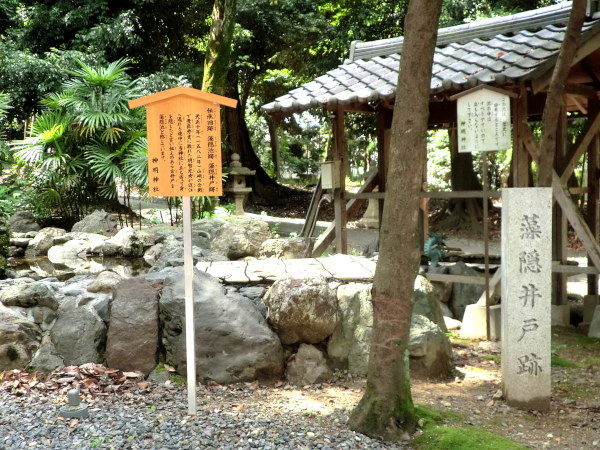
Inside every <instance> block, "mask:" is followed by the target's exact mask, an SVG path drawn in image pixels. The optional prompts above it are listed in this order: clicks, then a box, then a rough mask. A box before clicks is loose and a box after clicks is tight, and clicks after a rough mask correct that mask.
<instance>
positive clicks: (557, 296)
mask: <svg viewBox="0 0 600 450" xmlns="http://www.w3.org/2000/svg"><path fill="white" fill-rule="evenodd" d="M559 120H560V123H559V125H558V129H557V132H556V154H555V158H554V167H555V169H557V172H558V173H561V172H562V168H563V167H564V165H565V160H566V158H567V115H566V111H565V110H564V108H563V111H562V114H561V115H560V119H559ZM552 220H553V223H552V229H553V237H552V260H553V261H559V263H560V264H567V242H568V241H567V217H566V216H565V215H564V214H563V211H562V209H561V207H560V206H559V205H558V203H554V206H553V219H552ZM567 278H568V277H567V275H566V274H563V273H553V274H552V304H554V305H566V304H567V302H568V300H567Z"/></svg>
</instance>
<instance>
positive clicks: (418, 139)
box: [349, 0, 442, 441]
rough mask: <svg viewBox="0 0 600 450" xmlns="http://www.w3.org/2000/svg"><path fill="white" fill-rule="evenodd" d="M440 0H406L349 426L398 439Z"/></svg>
mask: <svg viewBox="0 0 600 450" xmlns="http://www.w3.org/2000/svg"><path fill="white" fill-rule="evenodd" d="M441 3H442V2H441V0H434V1H431V2H423V1H420V0H411V2H410V4H409V6H408V14H407V16H406V20H405V37H404V45H403V49H402V57H401V59H400V74H399V76H398V87H397V91H396V103H395V106H394V117H393V120H392V136H391V152H390V164H389V169H388V176H387V180H388V183H387V198H388V201H386V202H385V206H384V210H383V218H382V225H381V230H380V253H379V260H378V262H377V270H376V272H375V277H374V280H373V291H372V297H373V300H372V302H373V338H372V342H371V353H370V357H369V368H368V375H367V387H366V391H365V393H364V395H363V397H362V399H361V401H360V403H359V404H358V406H357V407H356V408H355V409H354V411H353V412H352V415H351V417H350V421H349V426H350V428H352V429H353V430H356V431H359V432H361V433H364V434H366V435H368V436H372V437H377V438H380V439H384V440H394V441H395V440H400V439H402V437H404V436H405V435H406V434H407V433H411V432H413V431H414V430H415V427H416V417H415V413H414V406H413V402H412V397H411V393H410V377H409V374H408V356H407V354H406V349H407V346H408V339H409V331H410V323H411V312H412V296H413V289H414V280H415V277H416V275H417V272H418V269H419V262H420V255H421V251H420V242H419V223H418V217H419V199H420V191H421V183H422V180H423V170H424V167H425V164H424V162H425V159H426V155H427V147H426V137H427V119H428V116H429V92H430V81H431V67H432V61H433V53H434V50H435V41H436V36H437V27H438V20H439V15H440V10H441Z"/></svg>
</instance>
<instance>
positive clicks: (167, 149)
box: [129, 87, 237, 197]
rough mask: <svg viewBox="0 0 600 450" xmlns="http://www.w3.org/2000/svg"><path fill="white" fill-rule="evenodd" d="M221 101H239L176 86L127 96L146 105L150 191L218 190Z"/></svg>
mask: <svg viewBox="0 0 600 450" xmlns="http://www.w3.org/2000/svg"><path fill="white" fill-rule="evenodd" d="M219 105H225V106H229V107H231V108H235V106H236V105H237V101H236V100H233V99H230V98H226V97H221V96H219V95H215V94H209V93H208V92H203V91H199V90H196V89H192V88H187V87H176V88H173V89H168V90H166V91H162V92H159V93H157V94H152V95H148V96H146V97H141V98H138V99H135V100H131V101H130V102H129V107H130V108H137V107H139V106H146V121H147V127H148V184H149V187H148V190H149V194H150V196H152V197H156V196H161V197H169V196H171V197H184V196H220V195H222V182H221V119H220V106H219Z"/></svg>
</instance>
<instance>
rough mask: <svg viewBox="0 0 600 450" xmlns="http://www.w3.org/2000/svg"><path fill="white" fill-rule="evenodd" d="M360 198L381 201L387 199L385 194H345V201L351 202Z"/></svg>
mask: <svg viewBox="0 0 600 450" xmlns="http://www.w3.org/2000/svg"><path fill="white" fill-rule="evenodd" d="M353 198H360V199H362V200H380V199H385V192H362V193H358V192H344V199H346V200H350V199H353Z"/></svg>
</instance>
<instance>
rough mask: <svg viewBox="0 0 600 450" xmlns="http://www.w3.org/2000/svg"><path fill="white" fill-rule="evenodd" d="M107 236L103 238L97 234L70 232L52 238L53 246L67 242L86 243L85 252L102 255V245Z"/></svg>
mask: <svg viewBox="0 0 600 450" xmlns="http://www.w3.org/2000/svg"><path fill="white" fill-rule="evenodd" d="M107 239H108V236H103V235H101V234H97V233H87V232H85V231H71V232H70V233H66V234H63V235H60V236H56V237H55V238H54V245H61V244H64V243H66V242H69V241H85V242H87V243H88V248H87V252H89V253H97V254H100V253H102V245H103V244H104V241H106V240H107Z"/></svg>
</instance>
